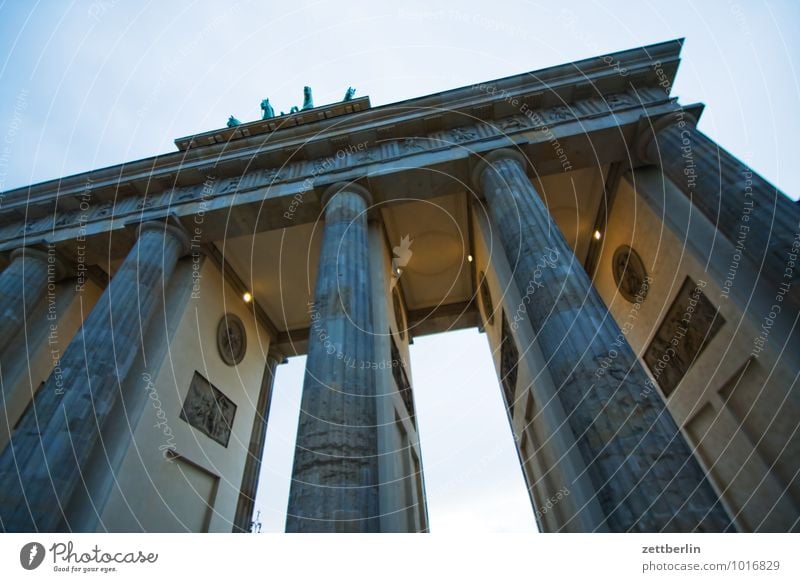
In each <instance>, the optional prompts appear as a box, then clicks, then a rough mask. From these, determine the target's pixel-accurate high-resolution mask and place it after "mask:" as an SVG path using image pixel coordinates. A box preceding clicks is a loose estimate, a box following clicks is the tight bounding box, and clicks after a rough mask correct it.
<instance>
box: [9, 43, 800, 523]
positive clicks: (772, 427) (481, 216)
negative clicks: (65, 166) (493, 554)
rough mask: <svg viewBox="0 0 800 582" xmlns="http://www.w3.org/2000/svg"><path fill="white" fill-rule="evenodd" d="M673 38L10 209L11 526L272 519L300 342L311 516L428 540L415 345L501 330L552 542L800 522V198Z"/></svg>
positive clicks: (19, 200) (301, 119)
mask: <svg viewBox="0 0 800 582" xmlns="http://www.w3.org/2000/svg"><path fill="white" fill-rule="evenodd" d="M681 44H682V42H681V41H673V42H666V43H662V44H656V45H652V46H647V47H642V48H636V49H632V50H627V51H623V52H619V53H615V54H611V55H606V56H602V57H596V58H591V59H587V60H583V61H579V62H575V63H570V64H565V65H561V66H556V67H551V68H547V69H544V70H540V71H535V72H531V73H525V74H521V75H518V76H513V77H508V78H504V79H498V80H495V81H490V82H486V83H479V84H476V85H473V86H471V87H463V88H459V89H454V90H450V91H445V92H443V93H438V94H434V95H428V96H424V97H419V98H416V99H411V100H408V101H403V102H401V103H394V104H389V105H381V106H371V104H370V100H369V98H368V97H356V96H355V95H354V92H353V91H352V90H349V91H348V93H347V95H346V96H345V99H344V100H343V101H341V102H338V103H333V104H331V105H322V106H314V104H313V102H312V99H311V91H310V89H307V90H306V95H305V97H306V102H305V103H304V105H303V106H302V108H299V107H298V108H293V111H292V112H290V113H287V114H280V115H277V116H276V115H275V114H274V112H273V111H272V107H271V106H270V104H269V101H268V100H265V102H264V103H262V108H263V109H264V118H263V119H261V120H258V121H252V122H244V123H242V122H239V121H238V120H236V119H235V118H231V119H230V120H229V123H228V127H225V128H222V129H218V130H214V131H209V132H205V133H200V134H197V135H192V136H189V137H186V138H181V139H177V140H176V141H175V144H176V146H177V151H175V152H171V153H167V154H163V155H158V156H155V157H152V158H148V159H143V160H138V161H133V162H129V163H125V164H123V165H119V166H113V167H108V168H103V169H98V170H95V171H91V172H87V173H84V174H79V175H74V176H67V177H64V178H60V179H58V180H52V181H48V182H44V183H40V184H35V185H32V186H28V187H24V188H19V189H16V190H12V191H7V192H4V193H3V194H2V203H0V267H2V269H3V270H2V272H0V312H2V334H0V380H1V381H2V398H3V400H2V410H3V414H2V420H0V450H2V455H0V530H3V531H9V532H11V531H29V532H32V531H75V532H79V531H216V532H222V531H228V532H230V531H234V532H241V531H247V530H249V527H250V523H251V519H252V514H253V506H254V498H255V492H256V487H257V486H258V485H259V483H258V481H259V473H260V467H261V456H262V453H263V450H264V440H265V434H266V428H267V424H268V422H269V409H270V401H271V399H272V397H273V392H275V391H280V385H274V383H273V379H274V377H275V373H276V369H277V367H278V366H279V365H280V364H281V363H283V362H284V361H285V360H286V358H288V357H292V356H295V355H298V354H307V364H306V375H305V381H304V386H303V395H302V403H301V411H300V422H299V428H298V432H297V443H296V447H295V455H294V468H293V475H292V483H291V491H290V497H289V506H288V517H287V521H286V530H287V531H289V532H422V531H428V529H429V528H428V518H427V508H426V502H425V485H424V484H425V480H424V467H423V462H422V461H423V459H422V455H421V452H420V439H419V434H418V431H417V423H416V411H415V404H414V390H413V386H412V383H411V380H410V379H411V374H410V365H411V362H410V361H409V344H410V343H412V342H413V340H414V338H415V337H418V336H422V335H425V334H432V333H438V332H443V331H447V330H454V329H463V328H471V327H477V328H478V329H479V330H481V331H482V332H483V333H484V334H485V336H486V339H487V341H488V343H489V346H490V348H491V353H492V357H493V359H494V364H495V366H496V369H497V373H498V387H497V389H499V390H500V391H501V393H502V396H503V399H504V402H505V405H506V409H507V412H508V420H509V423H510V425H511V429H512V433H513V435H514V439H515V442H516V446H517V450H518V453H519V461H520V465H521V467H522V470H523V473H524V476H525V479H526V483H527V486H528V491H529V494H530V500H531V504H532V506H533V508H534V509H535V513H536V517H537V520H538V523H539V528H540V529H541V530H542V531H547V532H555V531H570V532H576V531H577V532H590V531H613V532H627V531H637V532H661V531H670V532H690V531H701V532H716V531H797V530H798V529H799V528H800V525H798V516H800V482H798V479H797V475H798V470H799V469H800V437H799V436H798V430H797V429H798V418H800V398H798V391H797V379H798V373H799V372H800V361H799V360H800V352H798V350H797V349H796V347H797V345H798V337H797V335H798V334H797V327H796V322H797V317H798V308H799V307H800V280H798V268H797V263H796V261H797V254H798V251H799V250H800V206H799V205H798V204H797V203H795V202H793V201H792V200H791V199H790V198H788V197H786V196H785V195H784V194H783V193H782V192H780V191H779V190H777V189H776V188H775V187H774V186H772V185H771V184H769V183H768V182H766V181H765V180H764V179H763V178H761V177H760V176H759V175H758V174H757V173H755V172H754V171H752V170H751V169H749V168H748V167H747V166H745V165H744V164H743V163H742V162H740V161H739V160H737V159H736V158H735V157H734V156H732V155H731V154H730V153H728V152H727V151H725V150H724V149H722V148H721V147H719V146H718V145H717V144H716V143H715V142H714V141H713V140H711V139H710V138H709V137H708V136H706V135H704V134H703V133H702V132H701V131H699V130H698V129H697V123H698V120H699V118H700V117H701V114H702V112H703V106H702V105H701V104H682V103H680V102H679V101H678V100H677V98H676V97H674V96H672V95H671V87H672V83H673V80H674V77H675V74H676V71H677V68H678V64H679V55H680V49H681ZM446 373H447V370H442V374H443V375H444V374H446ZM487 389H495V388H494V387H487ZM261 485H262V486H268V485H269V484H264V483H263V482H262V483H261Z"/></svg>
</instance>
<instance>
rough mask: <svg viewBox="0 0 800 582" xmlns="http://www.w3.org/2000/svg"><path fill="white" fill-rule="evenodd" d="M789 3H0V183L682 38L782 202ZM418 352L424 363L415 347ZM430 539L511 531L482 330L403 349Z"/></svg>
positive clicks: (726, 130)
mask: <svg viewBox="0 0 800 582" xmlns="http://www.w3.org/2000/svg"><path fill="white" fill-rule="evenodd" d="M798 25H800V3H797V2H792V1H789V0H787V1H784V2H778V1H775V2H763V1H760V0H751V1H745V0H738V1H736V0H731V1H726V0H712V1H702V2H701V1H699V0H698V1H695V2H687V1H682V0H668V1H663V2H653V1H647V0H639V1H637V2H630V1H629V0H628V1H623V0H603V1H602V2H599V1H598V2H567V1H564V0H561V1H556V2H526V1H516V2H510V1H503V0H493V1H492V2H474V1H469V0H464V1H461V2H449V1H448V2H435V3H434V2H422V1H417V0H411V1H404V2H398V3H388V2H385V3H384V2H378V1H375V0H373V1H371V2H347V1H345V0H337V1H335V2H333V1H327V0H321V1H318V2H303V1H299V2H288V1H287V2H282V3H275V2H270V3H266V2H255V1H240V2H236V1H232V2H217V3H211V2H185V1H184V2H181V1H174V2H163V1H162V2H155V1H151V2H132V1H128V0H93V1H92V0H81V1H77V0H76V1H73V2H56V1H41V2H32V1H31V2H22V1H17V2H13V1H5V2H0V55H2V57H1V58H2V61H0V190H4V189H9V188H13V187H17V186H22V185H26V184H29V183H33V182H38V181H42V180H45V179H50V178H56V177H59V176H63V175H67V174H72V173H76V172H80V171H84V170H89V169H92V168H97V167H102V166H108V165H112V164H117V163H121V162H125V161H129V160H133V159H137V158H141V157H146V156H151V155H154V154H157V153H162V152H168V151H173V150H174V149H175V148H174V144H173V140H174V139H175V138H177V137H181V136H185V135H188V134H192V133H197V132H200V131H204V130H209V129H213V128H217V127H221V126H223V125H224V124H225V121H226V120H227V118H228V115H231V114H234V115H235V116H236V117H238V118H239V119H241V120H242V121H247V120H253V119H257V118H258V117H259V115H260V111H259V102H260V101H261V99H262V98H264V97H270V99H271V101H272V103H273V105H274V106H275V108H276V110H281V109H283V110H286V111H288V109H289V107H290V106H291V105H294V104H298V105H299V104H300V103H301V101H302V87H303V85H310V86H311V87H313V89H314V99H315V102H316V103H317V104H322V103H326V102H332V101H338V100H340V99H341V98H342V95H343V94H344V91H345V89H346V88H347V86H348V85H352V86H354V87H356V88H357V89H358V95H359V96H362V95H369V96H370V98H371V100H372V103H373V104H374V105H380V104H385V103H391V102H394V101H399V100H403V99H406V98H411V97H415V96H418V95H423V94H428V93H433V92H437V91H442V90H446V89H450V88H454V87H459V86H464V85H471V84H472V83H475V82H479V81H485V80H489V79H494V78H498V77H503V76H507V75H513V74H517V73H521V72H525V71H531V70H536V69H540V68H543V67H547V66H550V65H557V64H561V63H564V62H568V61H571V60H576V59H580V58H584V57H590V56H595V55H599V54H604V53H608V52H612V51H615V50H622V49H626V48H631V47H634V46H639V45H644V44H650V43H654V42H659V41H663V40H668V39H672V38H676V37H686V44H685V47H684V50H683V59H684V60H683V63H682V65H681V69H680V71H679V73H678V77H677V82H676V83H675V87H674V91H673V93H674V94H675V95H678V96H680V97H681V99H682V101H683V102H684V103H689V102H693V101H703V102H705V103H706V105H707V108H706V112H705V114H704V116H703V119H702V120H701V123H700V128H701V129H702V130H703V131H705V132H706V133H708V134H709V135H711V136H712V137H713V138H714V139H716V140H717V141H718V142H719V143H721V144H722V145H723V146H724V147H726V148H728V149H729V150H730V151H732V152H733V153H734V154H735V155H737V156H739V157H741V158H742V159H744V160H746V161H747V162H748V163H750V165H751V166H753V167H754V168H755V169H756V170H757V171H759V172H760V173H762V174H763V175H764V176H766V177H767V178H768V179H769V180H771V181H773V182H774V183H776V184H777V185H778V186H779V187H780V188H781V189H783V190H784V191H785V192H787V193H788V194H789V195H790V196H792V197H793V198H797V197H798V193H800V174H798V172H797V171H796V165H797V155H798V152H799V151H800V147H798V141H800V115H798V111H800V107H798V105H800V103H799V102H800V91H799V90H798V88H799V85H798V74H797V71H796V70H795V66H796V63H797V61H798V59H797V57H798V55H799V54H800V39H799V38H798V34H797V32H798ZM434 350H435V352H434ZM412 358H413V359H412V370H413V377H414V382H415V384H416V393H417V403H418V412H419V424H420V431H421V434H422V439H423V446H422V450H423V464H424V467H425V469H426V482H427V485H428V488H429V510H430V520H431V526H432V528H433V529H434V531H448V530H451V531H453V530H459V529H461V530H463V528H465V527H471V528H473V529H474V530H481V531H485V530H488V531H500V530H503V531H511V530H530V528H532V527H533V518H532V514H531V511H530V508H528V507H527V498H526V495H525V492H524V489H523V485H522V479H521V475H520V472H519V469H518V467H517V466H516V456H515V453H514V452H513V450H512V448H511V440H510V438H511V437H510V433H509V429H508V425H507V422H506V419H505V417H504V416H503V411H502V406H501V404H500V391H499V388H498V386H497V382H496V379H495V377H494V371H493V370H492V368H491V363H490V362H489V357H488V347H487V345H486V340H485V337H484V336H482V335H479V334H478V333H477V332H476V331H469V332H461V333H457V334H451V335H448V336H437V337H431V338H422V339H419V340H418V341H417V342H416V345H415V346H414V348H413V351H412ZM301 364H302V360H301V359H295V360H294V361H292V362H291V363H290V364H287V365H286V366H283V367H281V369H280V373H279V376H278V383H277V387H276V398H275V401H274V403H273V413H274V414H273V419H272V424H271V426H270V430H269V435H268V444H267V453H266V455H265V473H264V478H263V479H262V485H263V486H264V487H263V489H262V491H261V492H260V494H259V500H258V506H259V507H260V508H261V510H262V512H263V516H262V520H263V522H264V524H265V529H270V530H281V529H282V527H283V519H284V518H283V513H284V512H285V507H286V499H287V494H288V475H289V471H290V468H291V453H292V441H293V439H294V431H295V427H296V422H297V406H298V399H299V389H300V388H299V387H300V383H301V381H302V365H301Z"/></svg>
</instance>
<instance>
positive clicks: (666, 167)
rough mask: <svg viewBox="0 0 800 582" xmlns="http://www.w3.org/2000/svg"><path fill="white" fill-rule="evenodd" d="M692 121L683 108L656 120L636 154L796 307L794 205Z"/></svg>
mask: <svg viewBox="0 0 800 582" xmlns="http://www.w3.org/2000/svg"><path fill="white" fill-rule="evenodd" d="M695 124H696V121H695V119H694V118H693V117H692V116H691V115H689V114H688V113H686V112H684V111H683V110H680V111H677V112H675V113H674V114H671V115H668V116H666V117H663V118H661V119H659V120H657V121H656V122H655V123H654V124H653V125H652V126H651V127H647V129H646V130H645V131H644V132H643V133H642V135H641V136H640V137H639V143H638V145H637V147H638V150H639V151H638V153H639V157H640V158H642V160H643V161H647V162H650V163H652V164H656V165H658V166H659V167H660V168H661V170H662V171H663V172H664V174H666V176H667V177H668V178H669V179H670V181H671V182H673V183H674V184H675V185H676V186H677V187H678V188H679V189H680V190H681V191H682V192H683V193H684V194H685V195H686V196H687V197H688V198H689V199H690V200H691V202H692V204H693V206H694V207H695V208H697V209H698V210H699V211H700V212H701V213H702V214H703V215H705V216H706V218H708V219H709V220H710V221H711V223H712V224H713V225H714V226H715V227H716V229H717V230H718V231H719V233H720V234H722V235H723V236H724V237H725V238H727V239H728V240H729V241H731V242H732V243H733V244H734V245H736V246H737V248H739V250H741V252H742V254H743V255H744V256H745V257H747V258H748V259H749V260H750V262H751V264H752V266H753V268H755V270H756V271H757V272H759V274H760V276H762V277H763V278H765V279H767V280H769V281H771V282H772V283H773V284H774V285H778V286H783V287H784V289H783V292H784V293H785V294H786V295H787V297H789V300H790V301H791V302H792V303H793V304H794V305H795V307H800V269H791V268H789V269H788V270H787V267H790V265H788V264H787V261H789V259H790V258H791V257H790V256H789V255H790V254H793V255H796V246H795V250H794V252H793V250H792V245H793V243H794V244H795V245H796V244H797V243H796V242H795V239H796V238H797V237H800V205H798V204H797V203H795V202H794V201H792V200H791V199H790V198H788V197H787V196H786V195H785V194H784V193H783V192H781V191H780V190H778V189H777V188H776V187H775V186H773V185H772V184H770V183H769V182H767V181H766V180H765V179H764V178H762V177H761V176H759V175H758V174H756V173H755V172H754V171H753V170H752V169H750V168H749V167H748V166H747V165H745V164H743V163H742V162H740V161H739V160H738V159H737V158H736V157H735V156H733V155H732V154H731V153H729V152H727V151H725V150H724V149H723V148H721V147H720V146H719V145H718V144H717V143H716V142H714V141H713V140H712V139H711V138H709V137H708V136H707V135H705V134H703V133H702V132H700V131H698V130H697V128H696V127H695ZM792 263H794V258H792Z"/></svg>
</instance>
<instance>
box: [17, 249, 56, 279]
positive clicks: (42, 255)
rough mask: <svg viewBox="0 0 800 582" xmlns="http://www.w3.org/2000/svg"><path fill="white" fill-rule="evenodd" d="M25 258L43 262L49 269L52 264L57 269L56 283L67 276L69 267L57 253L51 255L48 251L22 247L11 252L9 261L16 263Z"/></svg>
mask: <svg viewBox="0 0 800 582" xmlns="http://www.w3.org/2000/svg"><path fill="white" fill-rule="evenodd" d="M25 257H27V258H29V259H38V260H40V261H42V262H43V263H44V264H45V268H47V267H46V266H47V265H48V264H52V265H53V267H54V268H55V281H56V282H57V281H60V280H61V279H63V278H64V277H66V276H67V272H68V270H67V266H66V265H65V264H64V261H62V260H61V258H60V257H59V256H58V255H57V254H56V253H55V251H53V252H52V253H50V252H48V251H43V250H41V249H36V248H33V247H20V248H18V249H14V250H13V251H11V254H10V255H9V256H8V259H9V261H10V262H14V261H15V260H16V259H17V258H25Z"/></svg>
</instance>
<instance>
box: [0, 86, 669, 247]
mask: <svg viewBox="0 0 800 582" xmlns="http://www.w3.org/2000/svg"><path fill="white" fill-rule="evenodd" d="M645 98H646V99H649V100H655V99H661V100H663V99H665V98H666V97H665V95H664V94H663V93H660V94H659V93H658V92H649V91H644V90H639V92H638V94H637V96H633V95H630V94H628V93H615V94H610V95H605V96H603V97H592V98H589V99H582V100H578V101H576V102H574V103H571V104H569V105H565V104H561V105H556V106H553V107H549V108H544V109H536V110H533V109H525V110H521V111H520V113H518V114H514V115H511V116H508V117H505V118H502V119H499V120H496V121H494V120H493V121H491V122H478V123H475V124H472V125H464V126H460V127H455V128H453V129H448V130H444V131H436V132H433V133H429V134H427V135H426V136H419V137H402V138H397V139H392V140H387V141H383V142H381V143H377V144H375V145H373V146H371V147H364V148H363V149H361V148H358V149H356V151H354V152H349V151H346V150H342V151H345V153H346V155H334V156H331V157H328V158H318V159H314V160H298V161H294V162H289V163H287V164H284V165H283V166H281V167H278V168H267V169H257V170H252V171H249V172H246V173H244V174H242V175H240V176H235V177H231V178H219V179H215V180H214V184H213V188H212V189H211V191H208V188H207V185H206V184H205V183H198V184H194V185H191V186H180V187H175V188H170V189H167V190H165V191H164V192H160V193H157V194H153V193H147V194H145V195H141V196H136V197H132V198H124V199H119V200H116V201H115V202H102V203H98V204H93V205H91V206H90V207H89V208H88V209H79V210H70V211H65V212H61V213H48V214H47V215H46V216H42V217H40V218H35V219H30V218H29V219H28V220H26V221H24V222H17V223H13V224H10V225H7V226H4V227H2V228H0V241H5V240H13V239H15V238H17V237H21V236H22V235H23V234H24V235H26V236H34V235H42V236H47V235H49V234H52V232H53V231H54V230H56V229H60V228H72V227H76V226H81V227H85V226H87V225H89V224H91V223H95V222H99V221H102V220H105V219H107V218H108V217H109V216H112V215H113V216H114V217H115V218H120V219H122V220H123V221H125V219H126V218H127V217H128V216H130V218H134V217H135V215H136V214H141V213H143V212H145V211H159V210H163V211H166V210H169V209H172V208H175V207H179V206H181V205H184V204H193V203H195V202H197V201H199V200H201V199H202V200H210V199H212V198H217V197H222V196H227V195H231V194H238V193H245V192H250V191H252V190H257V189H261V188H269V187H271V186H274V185H276V184H280V183H287V182H293V181H302V180H309V183H310V185H312V186H313V184H314V182H316V181H320V180H321V178H323V177H325V176H326V175H328V174H330V173H333V172H339V171H343V170H347V169H351V168H355V167H358V166H360V165H367V164H372V163H375V162H387V161H390V160H393V159H396V158H400V157H403V156H409V155H414V154H419V153H423V152H430V151H435V150H441V149H447V148H451V147H453V146H458V147H464V146H466V145H467V144H471V143H475V142H477V141H480V140H482V139H488V138H492V137H499V136H503V135H509V134H513V133H515V132H521V131H528V130H531V129H541V130H550V129H551V128H552V127H553V126H554V125H558V124H562V123H569V122H572V121H575V120H577V119H582V118H584V117H591V116H596V115H606V114H608V113H609V112H613V111H616V110H621V109H628V108H633V107H639V106H641V105H645V104H646V103H645V102H644V101H641V102H640V99H645ZM209 172H210V173H211V174H213V169H212V168H209ZM329 181H330V178H326V179H324V182H329Z"/></svg>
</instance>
